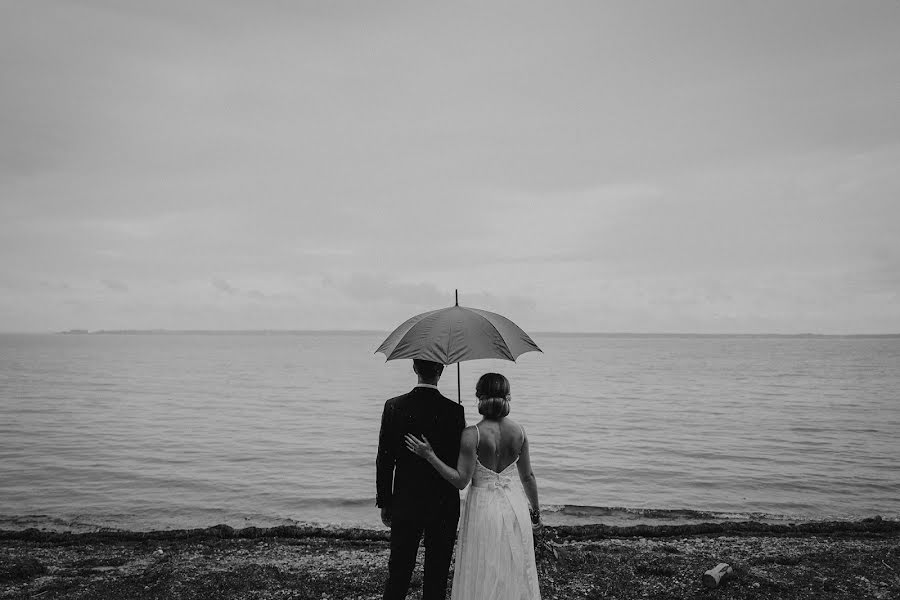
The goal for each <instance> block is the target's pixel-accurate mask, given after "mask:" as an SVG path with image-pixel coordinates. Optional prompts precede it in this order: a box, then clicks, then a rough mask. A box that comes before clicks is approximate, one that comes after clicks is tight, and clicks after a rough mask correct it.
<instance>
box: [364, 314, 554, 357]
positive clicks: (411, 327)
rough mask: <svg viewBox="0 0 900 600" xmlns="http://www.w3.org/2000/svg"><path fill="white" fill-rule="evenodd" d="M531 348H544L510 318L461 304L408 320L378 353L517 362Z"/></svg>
mask: <svg viewBox="0 0 900 600" xmlns="http://www.w3.org/2000/svg"><path fill="white" fill-rule="evenodd" d="M531 351H537V352H541V349H540V348H538V345H537V344H535V343H534V341H533V340H532V339H531V338H530V337H528V334H527V333H525V332H524V331H522V330H521V329H520V328H519V326H518V325H516V324H515V323H513V322H512V321H510V320H509V319H507V318H506V317H504V316H501V315H498V314H496V313H492V312H488V311H486V310H479V309H477V308H468V307H465V306H458V305H457V306H451V307H449V308H441V309H438V310H433V311H430V312H427V313H422V314H421V315H416V316H415V317H412V318H411V319H408V320H407V321H405V322H404V323H403V324H402V325H400V326H399V327H398V328H397V329H395V330H394V332H393V333H391V334H390V335H389V336H388V337H387V339H386V340H384V342H382V344H381V346H379V347H378V350H376V351H375V352H376V353H378V352H382V353H384V355H385V356H387V360H394V359H399V358H421V359H425V360H430V361H434V362H439V363H441V364H444V365H451V364H453V363H459V362H461V361H464V360H475V359H479V358H500V359H506V360H512V361H514V360H516V358H518V357H519V355H520V354H523V353H525V352H531Z"/></svg>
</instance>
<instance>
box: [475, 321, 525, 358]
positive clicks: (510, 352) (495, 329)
mask: <svg viewBox="0 0 900 600" xmlns="http://www.w3.org/2000/svg"><path fill="white" fill-rule="evenodd" d="M479 316H480V317H481V318H482V319H484V320H485V321H486V322H487V324H488V325H490V326H491V329H493V330H494V331H496V332H497V335H498V336H500V339H501V340H503V346H504V348H501V350H506V354H507V355H508V356H509V360H511V361H513V362H516V357H515V356H513V355H512V351H510V349H509V341H508V340H507V339H506V338H505V337H503V334H502V333H500V330H499V329H497V326H496V325H494V324H493V323H491V320H490V319H488V318H487V317H485V316H484V315H479Z"/></svg>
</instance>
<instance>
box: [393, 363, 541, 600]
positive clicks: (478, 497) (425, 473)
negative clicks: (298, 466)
mask: <svg viewBox="0 0 900 600" xmlns="http://www.w3.org/2000/svg"><path fill="white" fill-rule="evenodd" d="M443 369H444V365H442V364H440V363H435V362H431V361H427V360H420V359H415V360H413V371H415V373H416V374H417V375H418V380H419V381H418V385H416V387H415V388H413V390H412V391H411V392H409V393H408V394H404V395H402V396H398V397H396V398H392V399H390V400H388V401H387V402H386V403H385V405H384V413H383V414H382V417H381V433H380V435H379V438H378V458H377V461H376V468H377V488H378V490H377V491H378V496H377V501H376V503H377V505H378V506H379V507H380V508H381V520H382V521H383V522H384V524H385V525H387V526H388V527H390V528H391V557H390V562H389V564H388V579H387V583H386V584H385V590H384V598H385V600H394V599H402V598H406V593H407V591H408V589H409V582H410V578H411V576H412V572H413V568H414V567H415V562H416V553H417V551H418V548H419V542H420V540H421V539H422V536H423V534H424V537H425V575H424V582H423V588H422V599H423V600H444V598H445V596H446V592H447V575H448V573H449V571H450V558H451V555H452V553H453V544H454V541H455V539H456V529H457V524H458V522H459V516H460V511H459V490H461V489H463V488H464V487H466V485H468V484H469V482H470V481H471V483H472V487H471V488H470V489H469V493H468V496H467V498H466V506H465V511H464V514H463V519H462V526H461V527H460V539H459V545H458V546H457V549H456V567H455V571H454V575H453V588H452V596H451V598H453V600H505V599H510V600H537V599H539V598H540V591H539V590H538V580H537V570H536V568H535V561H534V539H533V536H532V525H538V524H539V523H540V510H539V508H538V507H539V505H538V494H537V483H536V482H535V478H534V473H532V471H531V459H530V457H529V453H528V438H527V436H526V435H525V430H524V429H523V428H522V427H521V426H520V425H518V424H516V423H515V422H513V421H512V420H511V419H508V418H506V415H508V414H509V405H510V396H509V381H507V379H506V377H504V376H503V375H499V374H497V373H487V374H485V375H482V376H481V378H480V379H479V380H478V384H477V386H476V387H475V395H476V396H477V397H478V412H479V413H481V415H482V416H483V419H482V420H481V421H480V422H479V423H478V424H477V425H474V426H472V427H466V426H465V416H464V414H463V413H464V411H463V408H462V406H460V405H458V404H457V403H456V402H454V401H452V400H450V399H448V398H446V397H444V396H443V395H442V394H441V393H440V392H439V391H438V389H437V383H438V380H439V379H440V377H441V373H442V372H443ZM516 471H518V476H516ZM529 505H530V506H531V508H530V509H529Z"/></svg>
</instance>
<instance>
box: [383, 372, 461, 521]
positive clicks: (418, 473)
mask: <svg viewBox="0 0 900 600" xmlns="http://www.w3.org/2000/svg"><path fill="white" fill-rule="evenodd" d="M464 412H465V411H464V410H463V407H462V406H460V405H459V404H457V403H456V402H454V401H453V400H450V399H449V398H446V397H445V396H443V395H442V394H441V393H440V392H439V391H437V390H436V389H433V388H426V387H416V388H413V390H412V391H411V392H409V393H408V394H404V395H402V396H397V397H396V398H391V399H390V400H388V401H387V402H385V403H384V412H383V413H382V415H381V434H380V435H379V436H378V458H377V459H376V461H375V465H376V487H377V492H378V495H377V498H376V504H377V505H378V506H380V507H389V508H391V509H392V515H393V518H395V519H396V518H401V519H402V518H420V517H426V516H429V515H433V514H434V513H435V511H441V512H445V511H447V512H451V513H455V514H457V515H458V514H459V490H457V489H456V487H455V486H454V485H453V484H451V483H449V482H448V481H446V480H445V479H444V478H443V477H441V476H440V475H438V472H437V471H435V469H434V467H432V466H431V465H430V464H428V461H426V460H425V459H423V458H419V457H418V456H416V455H415V454H413V453H412V452H410V451H409V450H408V449H407V448H406V445H405V443H404V441H403V439H404V436H405V435H406V434H407V433H412V434H413V435H416V436H417V437H419V438H420V439H421V437H422V434H424V435H425V436H426V437H427V438H428V441H429V442H431V447H432V448H434V452H435V454H437V456H438V458H440V459H441V460H442V461H444V462H445V463H447V464H448V465H451V466H453V467H456V461H457V458H458V457H459V438H460V436H461V435H462V431H463V429H465V427H466V419H465V414H464Z"/></svg>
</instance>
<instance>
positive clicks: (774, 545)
mask: <svg viewBox="0 0 900 600" xmlns="http://www.w3.org/2000/svg"><path fill="white" fill-rule="evenodd" d="M536 553H537V560H538V570H539V572H540V585H541V593H542V596H543V598H545V599H567V600H568V599H576V598H607V599H612V598H615V599H617V600H625V599H644V598H658V599H662V598H739V599H745V598H748V599H749V598H760V599H762V598H839V599H848V600H849V599H851V598H852V599H854V600H857V599H861V598H885V599H887V598H900V522H897V521H888V520H881V519H877V518H876V519H866V520H863V521H857V522H820V523H800V524H795V525H787V524H776V525H773V524H766V523H753V522H744V523H707V524H701V525H680V526H640V525H639V526H633V527H607V526H602V525H597V526H572V527H562V526H560V527H546V528H544V530H543V531H542V532H540V533H538V535H537V536H536ZM387 559H388V544H387V533H386V532H385V531H375V530H362V529H329V528H317V527H276V528H270V529H258V528H247V529H242V530H234V529H231V528H230V527H226V526H217V527H212V528H208V529H195V530H176V531H154V532H127V531H101V532H94V533H82V534H72V533H52V532H46V531H39V530H35V529H30V530H25V531H15V532H12V531H0V598H2V599H8V598H41V599H42V600H47V599H57V598H60V599H61V598H72V599H79V600H81V599H83V600H87V599H92V600H93V599H97V600H106V599H109V600H112V599H116V600H121V599H127V598H140V599H170V598H171V599H185V600H188V599H190V600H200V599H204V600H205V599H221V598H229V599H230V598H234V599H237V598H242V599H243V598H247V599H259V600H264V599H276V598H278V599H281V598H295V599H310V600H311V599H316V600H321V599H323V598H340V599H345V598H346V599H351V598H365V599H376V598H380V597H381V588H382V584H383V581H384V575H385V572H386V567H387ZM421 560H422V553H421V552H420V554H419V565H418V567H417V569H416V572H415V574H414V577H413V586H412V590H411V593H410V595H409V598H410V599H411V600H416V599H419V598H420V597H421V573H422V571H421ZM720 562H726V563H729V564H731V565H732V567H733V568H734V574H733V576H732V577H731V578H730V579H728V580H726V581H725V582H724V583H723V584H722V585H721V586H720V587H719V588H717V589H707V588H706V587H704V585H703V583H702V575H703V573H704V571H706V570H707V569H710V568H712V567H713V566H715V565H716V564H717V563H720Z"/></svg>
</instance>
